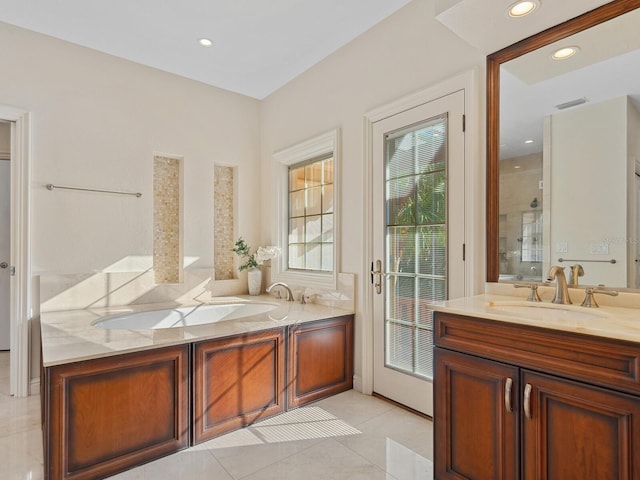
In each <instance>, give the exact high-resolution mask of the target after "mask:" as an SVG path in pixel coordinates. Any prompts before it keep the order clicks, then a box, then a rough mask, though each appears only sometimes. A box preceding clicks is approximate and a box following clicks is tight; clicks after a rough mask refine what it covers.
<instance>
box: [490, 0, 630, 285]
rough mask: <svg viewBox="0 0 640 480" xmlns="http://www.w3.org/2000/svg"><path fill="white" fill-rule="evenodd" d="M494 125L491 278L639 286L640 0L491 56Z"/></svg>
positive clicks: (626, 0)
mask: <svg viewBox="0 0 640 480" xmlns="http://www.w3.org/2000/svg"><path fill="white" fill-rule="evenodd" d="M569 47H572V48H574V49H575V50H574V51H573V53H571V51H569V50H566V51H565V53H566V54H568V57H567V58H565V59H563V60H560V59H555V58H554V53H555V52H557V51H559V50H560V49H563V48H564V49H566V48H569ZM487 122H488V123H487V135H488V137H487V281H489V282H496V281H535V282H540V281H543V280H545V279H546V277H547V273H548V271H549V268H550V267H551V266H552V265H561V266H565V267H567V268H566V272H567V278H569V272H570V271H571V270H572V268H571V267H572V266H574V265H581V266H582V269H581V272H583V275H580V276H578V275H577V274H578V273H579V270H580V269H578V268H577V267H576V268H575V269H573V271H574V272H576V275H575V277H576V278H575V279H572V283H575V281H574V280H577V281H578V283H579V284H580V285H606V286H610V287H616V288H631V289H640V263H639V261H640V0H616V1H614V2H611V3H608V4H606V5H604V6H603V7H600V8H598V9H596V10H593V11H591V12H588V13H586V14H584V15H582V16H580V17H577V18H575V19H573V20H570V21H568V22H565V23H563V24H561V25H558V26H556V27H553V28H551V29H548V30H545V31H544V32H542V33H540V34H538V35H535V36H533V37H530V38H527V39H525V40H523V41H521V42H519V43H516V44H514V45H512V46H510V47H507V48H505V49H503V50H500V51H499V52H496V53H494V54H492V55H490V56H489V57H487Z"/></svg>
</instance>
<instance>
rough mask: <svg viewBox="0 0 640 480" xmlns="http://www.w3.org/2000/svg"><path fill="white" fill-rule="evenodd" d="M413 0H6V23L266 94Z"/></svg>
mask: <svg viewBox="0 0 640 480" xmlns="http://www.w3.org/2000/svg"><path fill="white" fill-rule="evenodd" d="M409 1H410V0H348V1H345V0H322V1H320V0H162V1H157V0H134V1H132V0H109V1H106V0H90V1H87V0H59V1H51V0H0V22H5V23H9V24H12V25H16V26H19V27H22V28H26V29H28V30H33V31H36V32H40V33H43V34H46V35H50V36H52V37H56V38H60V39H62V40H66V41H69V42H72V43H75V44H78V45H82V46H85V47H89V48H92V49H95V50H98V51H101V52H105V53H108V54H111V55H115V56H117V57H121V58H125V59H128V60H131V61H134V62H137V63H140V64H143V65H147V66H150V67H154V68H158V69H160V70H164V71H167V72H171V73H175V74H178V75H181V76H184V77H187V78H191V79H194V80H197V81H200V82H203V83H206V84H209V85H213V86H216V87H220V88H224V89H226V90H230V91H233V92H237V93H241V94H243V95H248V96H250V97H254V98H257V99H262V98H264V97H266V96H267V95H269V94H270V93H272V92H274V91H275V90H277V89H278V88H280V87H282V86H283V85H284V84H286V83H287V82H289V81H290V80H292V79H293V78H295V77H296V76H298V75H300V74H301V73H302V72H304V71H305V70H307V69H309V68H310V67H312V66H313V65H314V64H316V63H318V62H319V61H321V60H322V59H324V58H325V57H327V56H328V55H330V54H331V53H333V52H334V51H336V50H338V49H339V48H340V47H342V46H343V45H346V44H347V43H349V42H350V41H351V40H353V39H354V38H356V37H357V36H359V35H360V34H362V33H364V32H365V31H367V30H368V29H370V28H371V27H373V26H374V25H376V24H377V23H379V22H380V21H381V20H383V19H385V18H386V17H388V16H389V15H391V14H393V13H394V12H395V11H397V10H399V9H400V8H401V7H403V6H404V5H406V4H407V3H409ZM203 37H204V38H209V39H211V40H212V41H213V43H214V44H213V46H212V47H208V48H205V47H202V46H200V45H199V43H198V40H199V39H200V38H203Z"/></svg>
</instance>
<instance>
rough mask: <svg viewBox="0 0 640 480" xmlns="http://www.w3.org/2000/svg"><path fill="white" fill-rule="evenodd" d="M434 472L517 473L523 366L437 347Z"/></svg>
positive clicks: (456, 475) (440, 475)
mask: <svg viewBox="0 0 640 480" xmlns="http://www.w3.org/2000/svg"><path fill="white" fill-rule="evenodd" d="M434 373H435V378H434V381H435V384H434V390H435V396H434V426H435V441H434V457H435V478H436V479H438V480H443V479H456V480H461V479H473V480H501V479H504V480H513V479H515V478H518V405H517V398H518V395H517V392H518V369H517V368H516V367H514V366H511V365H505V364H502V363H499V362H494V361H491V360H485V359H481V358H478V357H474V356H471V355H465V354H461V353H455V352H451V351H449V350H445V349H442V348H436V349H435V372H434Z"/></svg>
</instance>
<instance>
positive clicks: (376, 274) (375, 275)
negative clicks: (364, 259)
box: [371, 260, 382, 295]
mask: <svg viewBox="0 0 640 480" xmlns="http://www.w3.org/2000/svg"><path fill="white" fill-rule="evenodd" d="M371 283H373V286H374V287H376V293H377V294H378V295H380V294H381V293H382V262H381V261H380V260H376V268H375V270H374V268H373V262H371Z"/></svg>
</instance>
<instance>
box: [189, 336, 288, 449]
mask: <svg viewBox="0 0 640 480" xmlns="http://www.w3.org/2000/svg"><path fill="white" fill-rule="evenodd" d="M284 359H285V353H284V333H283V329H277V330H267V331H263V332H259V333H252V334H245V335H238V336H234V337H229V338H220V339H216V340H208V341H204V342H199V343H196V344H195V345H194V356H193V368H194V385H193V389H194V390H193V391H194V399H193V427H194V428H193V443H194V444H196V443H200V442H203V441H205V440H209V439H211V438H213V437H216V436H218V435H221V434H223V433H225V432H229V431H232V430H236V429H238V428H241V427H244V426H246V425H249V424H251V423H253V422H256V421H259V420H261V419H264V418H266V417H269V416H272V415H275V414H277V413H281V412H282V411H284V399H285V398H284V385H285V383H284Z"/></svg>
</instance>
